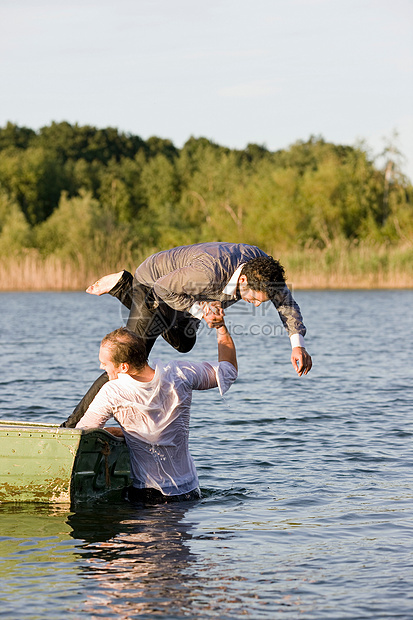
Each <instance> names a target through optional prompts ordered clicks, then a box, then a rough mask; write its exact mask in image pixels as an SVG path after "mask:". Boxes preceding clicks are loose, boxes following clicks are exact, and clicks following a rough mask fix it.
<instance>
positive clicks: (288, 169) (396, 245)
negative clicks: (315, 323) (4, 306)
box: [0, 122, 413, 291]
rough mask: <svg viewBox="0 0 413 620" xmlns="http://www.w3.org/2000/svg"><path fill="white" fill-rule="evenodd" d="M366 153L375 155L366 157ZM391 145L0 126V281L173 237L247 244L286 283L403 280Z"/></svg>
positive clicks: (47, 286)
mask: <svg viewBox="0 0 413 620" xmlns="http://www.w3.org/2000/svg"><path fill="white" fill-rule="evenodd" d="M378 161H380V162H381V165H380V166H379V165H378V163H377V162H378ZM401 161H402V155H401V154H400V153H399V152H398V151H397V149H396V148H395V147H394V145H393V144H391V143H389V144H388V145H387V146H386V147H385V149H384V151H383V153H381V154H380V157H374V156H373V155H372V154H371V153H370V151H369V149H368V148H367V146H366V145H364V144H363V143H360V144H359V145H356V146H348V145H337V144H332V143H328V142H326V141H324V139H323V138H322V137H314V136H312V137H310V138H309V139H308V140H307V141H305V142H304V141H299V142H296V143H295V144H293V145H291V146H290V147H289V148H288V149H283V150H280V151H269V150H268V149H267V148H266V147H265V146H262V145H257V144H249V145H247V147H246V148H245V149H243V150H235V149H229V148H226V147H223V146H220V145H218V144H215V143H214V142H212V141H210V140H208V139H206V138H194V137H191V138H190V139H189V140H188V141H187V142H186V143H185V144H184V146H183V147H182V148H180V149H178V148H176V147H175V146H174V145H173V143H172V142H171V141H170V140H165V139H162V138H158V137H152V138H149V139H148V140H146V141H145V140H142V139H141V138H140V137H139V136H135V135H131V134H125V133H120V132H119V131H118V130H117V129H114V128H106V129H97V128H95V127H91V126H78V125H70V124H69V123H66V122H62V123H52V124H51V125H50V126H47V127H43V128H41V129H40V130H39V131H37V132H36V131H34V130H32V129H29V128H27V127H18V126H17V125H14V124H12V123H7V125H6V126H5V127H3V128H0V291H47V290H49V291H82V290H84V289H85V288H86V287H87V286H88V285H89V284H91V283H92V282H93V281H95V280H96V279H98V278H99V277H101V276H102V275H104V274H106V273H111V272H115V271H120V270H121V269H124V268H125V269H128V270H129V271H131V272H133V271H134V270H135V269H136V267H137V266H138V265H139V263H140V262H141V261H142V260H144V259H145V258H146V257H147V256H149V255H150V254H152V253H154V252H157V251H160V250H164V249H168V248H171V247H174V246H178V245H187V244H192V243H199V242H205V241H233V242H238V243H249V244H253V245H257V246H258V247H260V248H262V249H263V250H264V251H266V252H267V253H268V254H271V255H273V256H274V257H275V258H277V259H279V260H280V262H281V263H282V264H283V265H284V267H285V269H286V274H287V280H288V282H289V284H290V285H291V286H292V288H293V289H369V288H370V289H377V288H379V289H380V288H389V289H402V288H413V186H412V183H411V181H410V180H409V179H408V178H407V177H405V176H404V175H403V174H402V172H401V166H400V162H401Z"/></svg>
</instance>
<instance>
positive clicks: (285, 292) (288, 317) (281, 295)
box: [271, 286, 307, 346]
mask: <svg viewBox="0 0 413 620" xmlns="http://www.w3.org/2000/svg"><path fill="white" fill-rule="evenodd" d="M271 301H272V303H273V304H274V306H275V307H276V309H277V312H278V314H279V315H280V319H281V321H282V324H283V325H284V327H285V329H286V330H287V332H288V335H289V336H290V338H291V336H293V335H294V334H300V336H302V337H304V336H305V334H306V331H307V330H306V328H305V325H304V323H303V317H302V316H301V311H300V308H299V306H298V304H297V302H296V301H295V299H294V298H293V296H292V294H291V291H290V289H289V288H288V287H287V286H284V288H283V289H282V290H280V291H277V292H276V293H275V294H274V295H273V296H272V297H271ZM299 341H300V342H301V344H300V345H297V344H295V346H304V344H303V343H304V340H303V339H302V340H301V339H299ZM293 342H294V339H293V341H292V342H291V346H293Z"/></svg>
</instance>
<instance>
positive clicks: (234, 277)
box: [222, 263, 245, 297]
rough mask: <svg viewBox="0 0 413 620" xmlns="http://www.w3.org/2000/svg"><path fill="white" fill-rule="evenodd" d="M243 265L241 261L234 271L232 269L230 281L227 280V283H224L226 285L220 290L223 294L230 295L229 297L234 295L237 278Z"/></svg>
mask: <svg viewBox="0 0 413 620" xmlns="http://www.w3.org/2000/svg"><path fill="white" fill-rule="evenodd" d="M244 265H245V263H242V264H241V265H240V266H239V267H238V269H237V270H236V271H234V273H233V275H232V277H231V279H230V281H229V282H228V284H227V285H226V287H225V288H224V290H223V291H222V292H223V294H224V295H231V297H234V296H235V293H236V290H237V284H238V278H239V277H240V275H241V270H242V268H243V266H244Z"/></svg>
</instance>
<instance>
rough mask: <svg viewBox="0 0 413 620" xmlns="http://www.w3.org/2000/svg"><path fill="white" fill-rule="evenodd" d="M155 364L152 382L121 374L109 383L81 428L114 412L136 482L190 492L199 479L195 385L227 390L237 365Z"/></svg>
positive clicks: (166, 492)
mask: <svg viewBox="0 0 413 620" xmlns="http://www.w3.org/2000/svg"><path fill="white" fill-rule="evenodd" d="M154 368H155V375H154V377H153V379H152V380H151V381H148V382H142V381H137V380H136V379H133V378H132V377H131V376H130V375H127V374H119V375H118V378H117V379H114V380H112V381H108V383H105V385H103V386H102V388H101V389H100V391H99V392H98V393H97V394H96V396H95V398H94V399H93V401H92V403H91V404H90V406H89V408H88V410H87V411H86V413H85V415H84V416H83V418H82V419H81V420H80V421H79V422H78V423H77V425H76V428H81V429H88V428H102V427H103V426H104V425H105V423H106V422H107V421H108V420H109V419H110V418H111V417H112V416H113V417H114V418H115V419H116V420H117V422H118V423H119V424H120V426H121V427H122V429H123V431H124V435H125V440H126V442H127V444H128V447H129V452H130V463H131V477H132V484H133V486H134V487H137V488H153V489H158V490H159V491H161V492H162V493H163V494H164V495H180V494H181V493H189V491H192V490H193V489H196V488H197V487H198V485H199V483H198V476H197V473H196V468H195V464H194V461H193V459H192V456H191V455H190V453H189V447H188V438H189V417H190V406H191V400H192V390H208V389H210V388H214V387H219V390H220V392H221V394H222V395H223V394H224V393H225V392H226V391H227V390H228V389H229V388H230V387H231V385H232V383H233V382H234V381H235V379H236V378H237V371H236V369H235V368H234V366H233V365H232V364H231V363H230V362H219V363H216V364H212V363H209V362H199V363H194V362H188V361H172V362H169V363H168V364H162V363H161V362H155V364H154Z"/></svg>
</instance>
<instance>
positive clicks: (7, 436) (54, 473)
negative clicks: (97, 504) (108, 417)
mask: <svg viewBox="0 0 413 620" xmlns="http://www.w3.org/2000/svg"><path fill="white" fill-rule="evenodd" d="M129 484H130V465H129V452H128V449H127V446H126V443H125V441H124V440H123V439H121V438H118V437H115V436H113V435H112V434H111V433H109V432H108V431H105V430H103V429H90V430H86V431H85V430H80V429H75V428H62V427H59V426H56V425H55V424H37V423H33V422H14V421H13V422H11V421H7V420H0V502H53V503H71V504H74V503H78V502H84V501H90V500H93V499H100V498H103V497H106V498H109V497H113V498H115V497H120V494H121V492H122V490H123V489H124V488H125V487H127V486H128V485H129Z"/></svg>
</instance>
